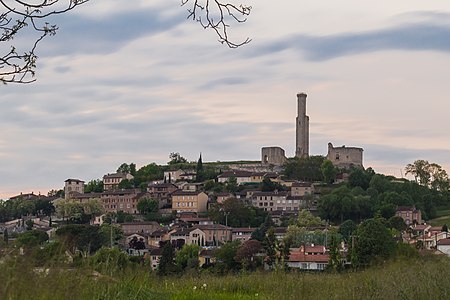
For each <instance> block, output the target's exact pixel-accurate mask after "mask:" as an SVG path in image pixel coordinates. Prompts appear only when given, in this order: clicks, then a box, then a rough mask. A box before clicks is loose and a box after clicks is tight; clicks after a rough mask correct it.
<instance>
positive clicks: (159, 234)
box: [148, 228, 170, 247]
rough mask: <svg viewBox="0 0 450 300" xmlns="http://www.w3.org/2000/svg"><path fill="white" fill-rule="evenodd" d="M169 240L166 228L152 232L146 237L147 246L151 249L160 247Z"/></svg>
mask: <svg viewBox="0 0 450 300" xmlns="http://www.w3.org/2000/svg"><path fill="white" fill-rule="evenodd" d="M169 240H170V234H169V230H167V228H162V229H159V230H156V231H153V232H152V233H151V234H150V235H149V236H148V245H149V246H151V247H160V246H161V243H163V242H166V241H169Z"/></svg>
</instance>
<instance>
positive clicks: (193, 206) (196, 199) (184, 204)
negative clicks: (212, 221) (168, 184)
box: [172, 190, 208, 213]
mask: <svg viewBox="0 0 450 300" xmlns="http://www.w3.org/2000/svg"><path fill="white" fill-rule="evenodd" d="M207 205H208V195H207V194H205V193H204V192H198V191H196V192H191V191H182V190H177V191H175V192H173V193H172V210H174V211H177V212H195V213H202V212H206V211H207Z"/></svg>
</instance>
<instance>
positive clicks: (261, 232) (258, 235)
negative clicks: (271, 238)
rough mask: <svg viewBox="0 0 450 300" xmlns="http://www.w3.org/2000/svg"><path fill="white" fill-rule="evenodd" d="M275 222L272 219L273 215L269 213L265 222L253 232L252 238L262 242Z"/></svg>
mask: <svg viewBox="0 0 450 300" xmlns="http://www.w3.org/2000/svg"><path fill="white" fill-rule="evenodd" d="M274 225H275V224H274V223H273V221H272V216H271V215H270V214H267V216H266V219H265V221H264V223H262V224H261V225H260V226H259V227H258V228H257V229H256V230H255V231H253V232H252V237H251V238H252V240H257V241H260V242H262V241H263V240H264V238H265V236H266V233H267V230H269V228H270V227H273V226H274Z"/></svg>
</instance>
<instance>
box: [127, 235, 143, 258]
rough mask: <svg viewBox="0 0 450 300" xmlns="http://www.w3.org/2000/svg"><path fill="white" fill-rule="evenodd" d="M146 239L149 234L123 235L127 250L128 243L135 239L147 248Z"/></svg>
mask: <svg viewBox="0 0 450 300" xmlns="http://www.w3.org/2000/svg"><path fill="white" fill-rule="evenodd" d="M148 237H149V234H146V233H133V234H130V235H128V234H126V235H125V247H126V248H128V245H129V244H130V242H131V241H132V240H133V239H136V240H138V241H142V242H143V243H144V245H145V248H147V245H148ZM141 255H142V254H141Z"/></svg>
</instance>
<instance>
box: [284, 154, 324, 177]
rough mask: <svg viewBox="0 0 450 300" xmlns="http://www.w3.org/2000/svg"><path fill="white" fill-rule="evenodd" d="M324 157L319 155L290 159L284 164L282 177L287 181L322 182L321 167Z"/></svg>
mask: <svg viewBox="0 0 450 300" xmlns="http://www.w3.org/2000/svg"><path fill="white" fill-rule="evenodd" d="M324 160H325V157H323V156H321V155H315V156H308V157H301V158H299V157H294V158H290V159H289V160H288V161H287V162H286V163H285V164H284V175H285V176H286V177H287V178H288V179H295V180H301V181H322V180H323V175H322V171H321V166H322V163H323V161H324Z"/></svg>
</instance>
